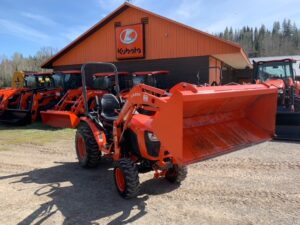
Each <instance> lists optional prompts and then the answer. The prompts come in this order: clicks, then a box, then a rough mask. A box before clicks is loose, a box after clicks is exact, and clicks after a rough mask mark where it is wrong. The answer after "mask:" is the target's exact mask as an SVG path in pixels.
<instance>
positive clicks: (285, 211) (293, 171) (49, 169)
mask: <svg viewBox="0 0 300 225" xmlns="http://www.w3.org/2000/svg"><path fill="white" fill-rule="evenodd" d="M73 137H74V131H73V130H49V129H46V128H45V127H43V126H41V125H34V126H28V127H25V129H24V128H14V129H12V128H10V129H9V130H8V129H7V128H6V127H0V193H1V195H0V224H3V225H6V224H24V225H25V224H72V225H73V224H181V225H182V224H247V225H249V224H264V225H265V224H272V225H274V224H280V225H282V224H300V144H299V143H287V142H267V143H263V144H259V145H256V146H252V147H249V148H246V149H243V150H240V151H237V152H234V153H230V154H227V155H224V156H221V157H218V158H215V159H211V160H207V161H204V162H200V163H197V164H194V165H191V166H190V167H189V175H188V177H187V179H186V180H185V181H184V182H183V183H182V185H181V186H180V187H178V186H176V185H170V184H169V183H168V182H167V181H165V180H164V179H157V180H154V179H151V178H152V174H150V173H149V174H143V175H140V179H141V182H142V190H141V194H140V195H139V196H138V198H137V199H133V200H123V199H122V198H120V197H119V195H118V194H117V192H116V190H115V187H114V182H113V175H112V168H111V163H110V162H103V164H102V165H101V166H100V167H99V168H97V169H93V170H85V169H82V168H80V166H79V165H78V164H77V161H76V155H75V150H74V140H73Z"/></svg>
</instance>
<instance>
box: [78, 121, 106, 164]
mask: <svg viewBox="0 0 300 225" xmlns="http://www.w3.org/2000/svg"><path fill="white" fill-rule="evenodd" d="M75 147H76V154H77V158H78V161H79V163H80V165H81V166H82V167H86V168H93V167H96V166H98V164H99V162H100V160H101V152H100V151H99V148H98V144H97V142H96V140H95V138H94V135H93V133H92V130H91V129H90V127H89V126H88V124H86V123H84V122H82V123H80V124H79V125H78V127H77V131H76V137H75Z"/></svg>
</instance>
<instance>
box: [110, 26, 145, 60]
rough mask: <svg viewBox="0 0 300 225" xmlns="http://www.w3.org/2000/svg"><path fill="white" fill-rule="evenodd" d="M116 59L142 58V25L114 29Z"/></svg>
mask: <svg viewBox="0 0 300 225" xmlns="http://www.w3.org/2000/svg"><path fill="white" fill-rule="evenodd" d="M115 38H116V55H117V59H131V58H143V57H144V30H143V24H134V25H126V26H121V27H116V37H115Z"/></svg>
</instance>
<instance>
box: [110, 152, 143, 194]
mask: <svg viewBox="0 0 300 225" xmlns="http://www.w3.org/2000/svg"><path fill="white" fill-rule="evenodd" d="M114 180H115V185H116V188H117V190H118V192H119V194H120V195H121V196H122V197H123V198H126V199H129V198H134V197H136V196H137V195H138V193H139V191H140V181H139V173H138V168H137V166H136V164H135V163H134V162H133V161H132V160H131V159H128V158H122V159H120V160H119V161H117V162H116V163H115V168H114Z"/></svg>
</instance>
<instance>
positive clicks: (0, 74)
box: [0, 47, 57, 87]
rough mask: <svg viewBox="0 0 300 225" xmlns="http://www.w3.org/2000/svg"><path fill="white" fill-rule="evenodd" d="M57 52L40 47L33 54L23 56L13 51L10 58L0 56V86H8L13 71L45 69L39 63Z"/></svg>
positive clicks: (49, 48)
mask: <svg viewBox="0 0 300 225" xmlns="http://www.w3.org/2000/svg"><path fill="white" fill-rule="evenodd" d="M56 52H57V50H56V49H54V48H51V47H43V48H41V49H40V50H39V51H38V52H37V53H36V54H35V55H34V56H28V57H24V56H23V55H22V54H21V53H18V52H16V53H14V54H13V56H12V57H11V59H9V58H7V57H6V56H1V57H0V87H3V86H10V84H11V78H12V75H13V73H14V72H15V71H46V70H45V69H41V64H42V63H43V62H45V61H46V60H47V59H48V58H50V57H51V56H53V55H54V54H55V53H56Z"/></svg>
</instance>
